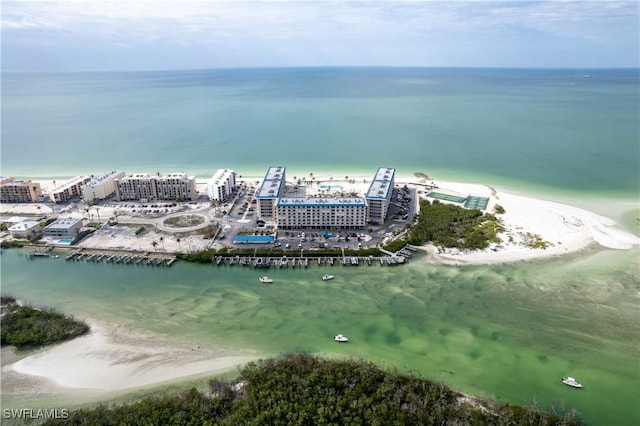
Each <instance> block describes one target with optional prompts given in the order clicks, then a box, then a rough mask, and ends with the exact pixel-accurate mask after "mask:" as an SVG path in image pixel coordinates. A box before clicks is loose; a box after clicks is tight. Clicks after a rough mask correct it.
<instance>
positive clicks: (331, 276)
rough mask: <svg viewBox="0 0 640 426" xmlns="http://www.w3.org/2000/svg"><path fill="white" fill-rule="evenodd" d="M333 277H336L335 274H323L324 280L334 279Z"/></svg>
mask: <svg viewBox="0 0 640 426" xmlns="http://www.w3.org/2000/svg"><path fill="white" fill-rule="evenodd" d="M333 278H334V276H333V275H329V274H324V275H323V276H322V281H329V280H332V279H333Z"/></svg>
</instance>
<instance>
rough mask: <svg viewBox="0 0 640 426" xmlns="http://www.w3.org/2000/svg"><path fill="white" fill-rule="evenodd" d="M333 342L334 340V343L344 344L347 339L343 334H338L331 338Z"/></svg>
mask: <svg viewBox="0 0 640 426" xmlns="http://www.w3.org/2000/svg"><path fill="white" fill-rule="evenodd" d="M333 340H335V341H336V342H340V343H344V342H348V341H349V338H348V337H347V336H345V335H344V334H338V335H337V336H333Z"/></svg>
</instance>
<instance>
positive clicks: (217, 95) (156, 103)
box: [1, 68, 640, 197]
mask: <svg viewBox="0 0 640 426" xmlns="http://www.w3.org/2000/svg"><path fill="white" fill-rule="evenodd" d="M585 74H589V75H591V78H583V75H585ZM638 86H639V75H638V70H637V69H630V70H588V71H587V70H570V69H567V70H526V69H435V68H327V69H324V68H302V69H240V70H204V71H171V72H137V73H67V74H11V73H3V78H2V123H3V125H2V160H1V162H2V163H1V164H2V170H3V174H6V175H17V176H25V177H33V176H61V175H62V176H65V175H66V176H70V175H73V174H76V173H87V174H99V173H102V172H104V171H107V170H113V169H124V170H125V171H127V172H130V173H133V172H138V171H140V172H149V173H155V172H156V171H161V172H163V173H165V172H171V171H180V170H185V171H187V172H189V173H191V174H194V175H196V176H199V177H210V176H211V175H213V173H214V172H215V170H216V169H218V168H220V167H232V168H235V169H237V170H238V171H239V172H240V174H244V175H254V176H263V175H264V172H265V170H266V168H267V167H268V166H269V165H272V164H282V165H286V166H288V168H289V170H288V175H289V176H291V177H293V176H296V175H297V176H298V177H300V176H308V175H309V173H315V174H318V173H321V172H333V173H335V175H336V177H340V178H341V177H343V176H345V175H348V174H353V175H358V176H361V175H366V176H368V175H371V174H372V173H374V172H375V170H376V169H377V168H378V167H379V166H391V167H396V168H397V169H398V172H399V174H400V175H407V174H412V173H414V172H416V171H421V172H425V173H427V174H429V175H430V176H434V177H436V178H438V179H453V180H461V181H480V182H491V183H492V184H493V185H498V186H505V185H506V186H510V187H517V188H524V189H531V188H539V189H540V190H541V191H543V192H544V191H550V190H554V191H559V190H564V191H575V192H578V193H581V194H583V195H584V193H590V194H592V193H598V194H601V195H607V196H612V195H615V196H622V197H629V196H632V197H637V194H638V193H639V192H640V179H639V178H638V170H639V167H638V163H639V161H640V160H639V158H640V148H639V144H638V135H639V134H640V125H639V123H638V116H639V114H640V107H639V105H640V98H639V91H638ZM24 147H29V150H30V155H29V156H25V155H24ZM88 153H91V155H88ZM51 158H55V159H56V161H50V159H51Z"/></svg>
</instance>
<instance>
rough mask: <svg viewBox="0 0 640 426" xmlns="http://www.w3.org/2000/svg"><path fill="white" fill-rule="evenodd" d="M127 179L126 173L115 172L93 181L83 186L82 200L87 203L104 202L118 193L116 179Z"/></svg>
mask: <svg viewBox="0 0 640 426" xmlns="http://www.w3.org/2000/svg"><path fill="white" fill-rule="evenodd" d="M123 177H125V172H122V171H117V170H113V171H110V172H107V173H105V174H103V175H102V176H98V177H95V178H93V179H91V181H89V182H88V183H87V184H86V185H83V186H82V188H81V189H82V198H83V199H84V200H85V201H87V202H92V201H94V200H95V201H97V200H104V199H105V198H108V197H111V196H112V195H114V194H115V193H116V186H117V185H116V179H122V178H123Z"/></svg>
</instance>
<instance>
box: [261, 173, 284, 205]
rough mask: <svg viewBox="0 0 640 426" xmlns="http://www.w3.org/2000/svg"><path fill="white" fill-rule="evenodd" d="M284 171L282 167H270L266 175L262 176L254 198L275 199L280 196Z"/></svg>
mask: <svg viewBox="0 0 640 426" xmlns="http://www.w3.org/2000/svg"><path fill="white" fill-rule="evenodd" d="M285 171H286V167H284V166H271V167H269V170H267V174H266V175H265V176H264V180H263V181H262V185H260V188H259V189H258V191H257V192H256V198H277V197H278V194H280V190H281V189H283V186H284V185H285V181H284V178H285Z"/></svg>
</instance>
